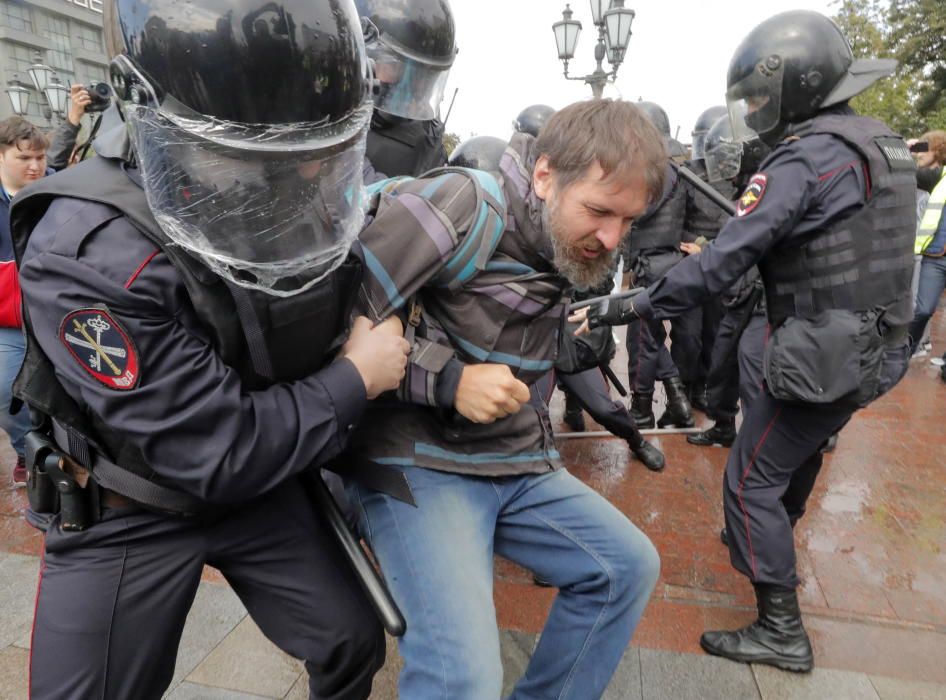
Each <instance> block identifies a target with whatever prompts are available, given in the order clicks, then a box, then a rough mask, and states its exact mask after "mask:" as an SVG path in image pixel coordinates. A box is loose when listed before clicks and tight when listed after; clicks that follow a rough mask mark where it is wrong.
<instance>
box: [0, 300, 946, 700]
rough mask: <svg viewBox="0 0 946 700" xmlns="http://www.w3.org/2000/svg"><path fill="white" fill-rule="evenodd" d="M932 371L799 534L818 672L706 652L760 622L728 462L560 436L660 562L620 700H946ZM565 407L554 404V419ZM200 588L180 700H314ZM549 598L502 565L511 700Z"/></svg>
mask: <svg viewBox="0 0 946 700" xmlns="http://www.w3.org/2000/svg"><path fill="white" fill-rule="evenodd" d="M933 346H934V353H935V354H934V357H936V356H938V355H939V354H941V353H942V352H943V350H944V349H946V317H944V315H943V313H942V312H940V313H939V314H937V316H935V317H934V320H933ZM929 359H930V358H929V357H926V358H922V359H918V360H914V361H913V363H912V366H911V369H910V372H909V373H908V375H907V376H906V378H905V379H904V380H903V381H902V382H901V383H900V385H899V386H897V388H896V389H894V391H892V392H891V393H890V394H889V395H888V396H885V397H884V398H882V399H881V400H879V401H877V402H876V403H875V404H874V405H872V406H871V407H870V408H868V409H867V410H864V411H861V412H860V413H858V414H857V415H856V416H855V417H854V419H853V420H852V421H851V423H850V424H849V425H848V426H847V427H846V428H845V429H844V431H843V433H842V434H841V439H840V443H839V445H838V448H837V450H836V451H835V452H834V453H833V454H831V455H829V456H828V457H827V459H826V460H825V466H824V469H823V470H822V472H821V476H820V479H819V481H818V484H817V486H816V488H815V491H814V494H813V496H812V499H811V503H810V504H809V509H808V514H807V515H806V517H805V518H804V519H803V520H802V521H801V523H800V524H799V526H798V528H797V531H796V541H797V546H798V557H799V564H800V571H801V574H802V577H803V579H804V582H803V585H802V589H801V599H802V604H803V608H804V613H805V623H806V626H807V628H808V630H809V633H810V634H811V637H812V642H813V644H814V647H815V655H816V656H815V658H816V664H817V666H818V668H817V669H816V670H815V671H814V673H812V674H809V675H804V676H798V675H793V674H786V673H782V672H779V671H775V670H772V669H769V668H765V667H749V666H743V665H740V664H734V663H730V662H728V661H724V660H720V659H716V658H712V657H709V656H706V655H704V654H703V653H702V652H701V651H700V649H699V646H698V639H699V635H700V633H701V632H702V631H703V630H704V629H707V628H715V627H734V626H737V625H740V624H744V623H746V622H748V621H750V620H751V619H752V617H753V612H754V609H753V598H752V589H751V587H750V586H749V584H748V583H747V582H746V580H745V579H744V578H742V577H741V576H740V575H738V574H737V573H735V572H734V571H733V570H732V568H731V567H730V565H729V559H728V554H727V552H726V550H725V548H723V547H722V546H721V545H720V543H719V539H718V532H719V528H720V526H721V524H722V520H723V516H722V506H721V478H722V477H721V475H722V470H723V466H724V464H725V460H726V450H724V449H720V448H697V447H693V446H691V445H688V444H687V443H686V441H685V439H684V437H683V436H679V435H676V436H670V435H664V436H659V437H656V438H654V440H655V442H656V443H657V444H658V445H659V446H660V447H661V449H663V450H664V451H665V453H666V455H667V462H668V467H667V469H666V471H664V472H663V473H660V474H654V473H651V472H648V471H647V470H646V469H645V468H644V467H643V465H641V464H640V463H639V462H637V461H634V460H632V459H631V457H630V453H629V452H628V450H627V447H626V446H625V445H624V444H623V443H622V442H620V441H619V440H616V439H611V438H584V439H576V440H568V441H563V444H562V445H561V449H562V452H563V454H564V455H565V457H566V459H567V461H568V464H569V468H570V469H571V470H572V472H573V473H575V474H576V475H577V476H579V477H580V478H581V479H583V480H584V481H586V482H587V483H588V484H590V485H591V486H593V487H594V488H595V489H597V490H598V491H600V492H601V493H602V494H604V495H605V496H606V497H607V498H609V499H610V500H611V501H612V502H614V503H615V504H616V505H617V506H618V507H619V508H620V509H621V510H622V511H623V512H625V513H626V514H627V515H628V517H630V518H631V519H632V520H633V521H634V522H635V523H636V524H637V525H638V526H639V527H641V528H642V529H643V530H644V531H645V532H647V534H648V535H649V536H650V537H651V539H652V540H653V541H654V543H655V544H656V546H657V548H658V550H659V551H660V553H661V557H662V560H663V567H662V573H661V579H660V582H659V583H658V585H657V589H656V591H655V594H654V598H653V600H652V601H651V603H650V605H649V607H648V609H647V612H646V614H645V616H644V620H643V622H642V624H641V627H640V629H639V630H638V633H637V635H636V637H635V639H634V643H633V645H632V646H631V647H630V648H629V649H628V651H627V653H626V655H625V658H624V660H623V661H622V663H621V666H620V668H619V669H618V672H617V674H616V676H615V678H614V681H613V682H612V684H611V687H610V688H609V691H608V695H607V697H608V698H611V699H615V700H616V699H624V698H727V699H728V698H813V699H814V698H818V699H821V698H870V699H877V698H882V699H885V700H886V699H888V698H889V699H893V698H902V699H904V700H906V699H908V698H909V699H910V700H923V699H925V698H930V699H933V698H936V699H937V700H943V699H944V698H946V663H944V662H946V523H944V520H946V469H944V462H946V447H944V444H943V440H942V437H941V435H942V433H941V428H942V425H943V420H944V417H946V384H943V383H942V382H940V381H939V379H938V372H939V370H938V368H937V367H934V366H933V365H931V364H930V363H929ZM620 364H621V358H619V359H618V361H616V363H615V369H618V367H619V365H620ZM657 410H659V407H658V408H657ZM560 412H561V405H560V401H558V400H557V401H556V403H555V404H554V405H553V413H554V415H556V416H558V415H560ZM561 427H562V428H563V430H564V426H561ZM594 427H595V426H593V424H590V425H589V429H592V428H594ZM0 464H2V465H3V466H2V467H0V698H3V699H4V700H7V699H10V700H14V699H18V698H25V697H27V661H28V655H29V651H28V649H29V630H30V623H31V617H32V610H33V597H34V592H35V589H36V576H37V571H38V568H39V564H38V555H39V553H40V551H41V548H42V538H41V537H40V535H39V534H38V533H36V532H35V531H33V530H32V529H30V528H29V527H28V526H27V525H26V524H25V523H24V522H23V519H22V508H23V507H24V505H25V501H26V499H25V494H24V493H23V491H22V490H14V489H12V488H11V487H10V486H9V484H10V475H9V472H10V467H11V465H12V452H11V451H10V448H9V445H8V444H6V442H4V444H3V446H2V448H0ZM204 579H205V580H204V582H203V583H202V584H201V588H200V591H199V594H198V597H197V601H196V603H195V605H194V609H193V611H192V612H191V615H190V618H189V619H188V624H187V628H186V630H185V634H184V638H183V640H182V642H181V647H180V652H179V658H178V666H177V673H176V676H175V679H174V683H173V685H172V687H171V689H170V691H169V694H168V697H169V698H174V699H176V700H181V699H185V698H186V699H190V698H259V697H262V698H305V697H306V682H305V681H306V679H305V674H304V671H303V669H302V665H301V664H300V663H299V662H297V661H295V660H293V659H290V658H288V657H286V656H284V655H283V654H281V653H280V652H278V650H276V649H275V648H274V647H273V646H272V645H271V644H270V643H269V642H268V641H267V640H266V639H265V638H264V637H263V636H262V634H261V633H260V632H259V630H258V629H257V627H256V626H255V625H254V624H253V622H252V621H251V620H250V619H249V617H247V615H246V611H245V610H244V608H243V606H242V605H241V604H240V602H239V600H238V599H237V597H236V596H235V595H234V594H233V592H232V591H231V590H230V589H229V587H228V586H227V585H226V583H225V582H223V581H222V579H221V577H220V576H219V575H218V574H217V573H216V572H214V571H213V570H210V569H208V570H207V571H206V573H205V576H204ZM553 595H554V592H551V591H548V590H545V589H540V588H536V587H535V586H533V585H532V582H531V577H530V575H529V574H528V573H527V572H525V571H522V570H521V569H518V568H517V567H515V566H513V565H511V564H509V563H507V562H503V561H498V562H497V579H496V594H495V597H496V605H497V610H498V612H499V619H500V622H501V626H502V629H503V631H502V648H503V657H504V664H505V667H506V671H507V674H506V675H507V683H506V686H507V689H508V688H510V687H511V685H512V683H513V681H514V680H515V679H516V678H517V677H518V675H519V674H520V673H521V672H522V669H523V668H524V666H525V664H526V662H527V661H528V657H529V653H530V651H531V649H532V648H533V645H534V643H535V639H536V635H537V634H538V633H539V632H540V630H541V627H542V623H543V620H544V618H545V615H546V613H547V611H548V608H549V605H550V604H551V600H552V597H553ZM397 668H398V658H397V652H396V646H395V645H394V644H393V642H392V643H391V644H390V649H389V655H388V663H387V665H386V666H385V668H384V670H383V671H382V672H381V674H380V675H379V676H378V679H377V682H376V690H375V693H374V695H373V697H375V698H378V699H379V700H380V699H381V698H384V699H388V698H395V697H397V693H396V676H397Z"/></svg>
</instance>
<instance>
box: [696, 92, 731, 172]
mask: <svg viewBox="0 0 946 700" xmlns="http://www.w3.org/2000/svg"><path fill="white" fill-rule="evenodd" d="M725 114H727V111H726V107H725V105H715V106H713V107H709V108H707V109H704V110H703V112H702V113H701V114H700V116H698V117H697V118H696V124H694V125H693V133H692V134H691V136H692V137H693V142H692V144H691V149H692V155H691V156H690V157H691V158H692V159H693V160H702V159H703V143H704V141H705V139H706V132H707V131H709V130H710V127H711V126H713V124H715V123H716V120H718V119H719V118H720V117H722V116H723V115H725Z"/></svg>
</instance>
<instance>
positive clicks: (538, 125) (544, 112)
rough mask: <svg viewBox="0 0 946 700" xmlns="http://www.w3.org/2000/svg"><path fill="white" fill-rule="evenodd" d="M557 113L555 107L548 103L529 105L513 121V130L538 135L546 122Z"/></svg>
mask: <svg viewBox="0 0 946 700" xmlns="http://www.w3.org/2000/svg"><path fill="white" fill-rule="evenodd" d="M553 114H555V108H554V107H549V106H548V105H541V104H536V105H529V106H528V107H526V108H525V109H523V110H522V111H521V112H519V116H517V117H516V120H515V121H514V122H513V123H512V128H513V131H515V132H516V133H518V134H529V135H531V136H538V135H539V132H540V131H541V130H542V127H543V126H545V122H547V121H548V120H549V117H551V116H552V115H553Z"/></svg>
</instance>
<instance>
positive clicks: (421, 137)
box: [365, 112, 447, 177]
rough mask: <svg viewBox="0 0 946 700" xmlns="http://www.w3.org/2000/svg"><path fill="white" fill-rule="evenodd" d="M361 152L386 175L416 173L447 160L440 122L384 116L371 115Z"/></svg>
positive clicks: (442, 163) (415, 175)
mask: <svg viewBox="0 0 946 700" xmlns="http://www.w3.org/2000/svg"><path fill="white" fill-rule="evenodd" d="M365 156H366V157H367V159H368V160H369V161H370V162H371V165H372V167H373V168H374V169H375V170H377V171H378V172H379V173H384V174H385V175H387V176H388V177H397V176H399V175H410V176H411V177H417V176H419V175H421V174H423V173H425V172H427V171H428V170H432V169H434V168H439V167H441V166H442V165H446V163H447V152H446V151H445V150H444V147H443V123H442V122H441V121H440V120H438V119H434V120H431V121H418V120H415V119H398V118H396V117H385V116H382V115H380V114H378V113H377V112H376V113H375V114H374V115H373V116H372V118H371V129H370V130H369V131H368V146H367V150H366V152H365Z"/></svg>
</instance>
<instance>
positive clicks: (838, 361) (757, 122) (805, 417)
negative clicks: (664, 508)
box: [602, 11, 916, 671]
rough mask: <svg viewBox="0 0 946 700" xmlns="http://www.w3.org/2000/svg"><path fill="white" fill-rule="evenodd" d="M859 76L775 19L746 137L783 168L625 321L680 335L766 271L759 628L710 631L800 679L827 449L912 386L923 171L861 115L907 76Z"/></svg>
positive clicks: (741, 480) (744, 496)
mask: <svg viewBox="0 0 946 700" xmlns="http://www.w3.org/2000/svg"><path fill="white" fill-rule="evenodd" d="M895 67H896V62H895V61H892V60H873V61H868V60H857V61H855V60H854V57H853V54H852V52H851V48H850V46H849V44H848V43H847V40H846V39H845V38H844V36H843V35H842V33H841V31H840V29H838V27H837V26H836V25H835V24H834V23H833V22H831V20H829V19H828V18H826V17H824V16H823V15H820V14H818V13H815V12H809V11H794V12H787V13H783V14H780V15H776V16H775V17H772V18H770V19H768V20H766V21H765V22H763V23H762V24H760V25H759V26H758V27H756V28H755V29H753V30H752V32H750V33H749V35H748V36H747V37H746V39H745V40H744V41H743V42H742V44H741V45H740V46H739V48H738V49H737V50H736V52H735V55H734V57H733V59H732V62H731V63H730V66H729V73H728V79H727V85H728V90H727V102H728V103H729V111H730V115H731V117H732V122H733V129H734V131H736V132H737V135H738V132H739V130H740V129H741V130H743V131H744V132H745V133H747V134H748V133H749V130H750V129H751V130H753V131H754V132H756V133H758V135H759V137H760V138H761V139H762V140H763V141H764V142H765V143H767V144H770V145H771V146H773V151H772V154H771V155H770V156H769V157H768V158H767V159H766V160H765V162H763V163H762V165H761V167H760V170H759V172H758V173H756V174H755V175H753V176H752V178H751V179H750V181H749V184H748V187H747V188H746V190H745V192H744V193H743V194H742V196H741V198H740V200H739V204H738V207H737V214H736V216H734V217H733V218H732V219H730V220H729V222H728V223H727V224H726V226H724V227H723V230H722V231H721V232H720V235H719V236H718V237H717V239H716V241H715V242H714V243H713V244H712V245H710V246H707V247H706V248H705V249H704V250H703V251H702V253H701V254H700V255H698V256H694V257H692V258H689V259H687V260H685V261H684V262H682V263H681V264H679V265H677V266H676V267H675V268H674V269H673V270H671V271H670V273H668V274H667V276H666V277H664V278H663V279H662V280H660V281H659V282H657V283H656V284H654V285H652V286H651V287H650V288H649V289H647V290H646V291H645V292H643V293H642V294H641V295H639V296H638V297H636V298H635V299H634V300H633V301H632V302H630V303H628V304H622V305H620V306H622V307H623V310H622V311H623V312H622V311H616V310H614V309H612V308H609V309H605V310H602V311H604V316H605V317H607V318H609V319H610V320H618V319H620V317H622V316H623V317H625V318H626V317H628V316H640V317H641V318H645V319H651V318H658V319H659V318H666V317H669V316H673V315H675V314H677V313H680V312H681V311H683V310H685V309H687V308H691V307H693V306H694V305H697V304H700V303H702V301H703V300H705V299H706V298H707V297H709V296H711V295H714V294H719V293H720V292H722V291H723V290H725V289H726V288H727V287H728V286H729V285H731V284H732V283H733V282H734V281H735V280H736V278H737V277H738V276H739V275H741V274H743V273H744V272H745V271H746V270H748V269H749V268H750V267H751V266H752V265H754V264H758V266H759V269H760V272H761V276H762V281H763V284H764V287H765V294H766V304H767V313H768V318H769V323H770V326H771V335H770V337H769V340H768V345H767V348H766V355H765V381H766V385H765V391H764V392H763V393H762V394H761V395H760V396H758V397H757V398H756V399H755V400H754V401H753V403H752V405H751V406H750V407H749V410H748V411H747V413H746V414H745V416H744V420H743V423H742V426H741V428H740V431H739V434H738V436H737V437H736V442H735V443H734V445H733V448H732V450H731V451H730V454H729V461H728V463H727V465H726V474H725V478H724V487H723V496H724V506H725V514H726V527H727V530H728V533H729V550H730V557H731V560H732V563H733V565H734V566H735V567H736V568H737V569H738V570H739V571H740V572H742V573H743V574H745V575H746V576H748V577H749V579H750V580H751V581H752V583H753V585H754V587H755V593H756V599H757V601H758V613H759V614H758V619H757V620H756V621H755V622H753V623H752V624H751V625H749V626H747V627H745V628H743V629H740V630H736V631H713V632H706V633H705V634H704V635H703V636H702V638H701V640H700V643H701V645H702V646H703V648H704V649H705V650H706V651H708V652H709V653H711V654H716V655H719V656H724V657H726V658H730V659H733V660H736V661H743V662H751V663H765V664H771V665H774V666H777V667H779V668H782V669H787V670H790V671H807V670H810V669H811V668H812V666H813V655H812V650H811V644H810V643H809V640H808V635H807V634H806V632H805V629H804V626H803V625H802V620H801V613H800V610H799V607H798V598H797V595H796V591H795V589H796V587H797V586H798V583H799V581H798V575H797V572H796V567H795V551H794V542H793V539H792V525H793V524H794V521H795V520H796V519H797V518H798V517H800V516H801V514H802V513H803V512H804V506H805V502H806V500H807V498H808V495H809V494H810V492H811V489H812V487H813V485H814V482H815V479H816V477H817V474H818V470H819V469H820V466H821V457H820V454H819V447H820V446H821V445H822V444H823V443H824V442H825V441H826V440H827V439H828V438H829V437H830V436H831V435H832V434H833V433H835V432H836V431H837V430H839V429H840V428H841V427H842V426H844V425H845V424H846V423H847V422H848V420H849V419H850V417H851V415H852V414H853V412H854V411H855V410H857V409H858V408H859V407H863V406H865V405H867V404H868V403H870V402H871V401H873V400H874V399H876V398H877V397H878V396H879V395H881V394H883V393H884V392H886V391H888V390H889V389H890V388H891V387H892V386H893V385H894V384H896V383H897V381H899V379H900V378H901V377H902V376H903V374H904V373H905V372H906V368H907V362H908V357H909V346H908V336H907V324H908V323H909V321H910V316H911V298H910V277H911V272H912V260H913V258H912V253H913V248H912V246H913V239H914V234H915V225H916V223H915V211H914V209H915V207H914V190H915V187H916V182H915V165H914V163H913V160H912V158H911V157H910V153H909V151H908V150H907V147H906V144H905V143H904V142H903V141H902V139H900V137H899V136H897V135H895V134H894V133H892V132H891V131H890V130H889V129H888V128H887V127H886V126H884V125H883V124H881V123H880V122H877V121H874V120H873V119H868V118H866V117H860V116H857V115H856V114H855V113H854V112H853V110H852V109H851V108H850V107H849V106H848V104H847V102H848V100H849V99H850V98H851V97H853V96H855V95H857V94H858V93H860V92H862V91H863V90H865V89H866V88H867V87H868V86H869V85H871V84H872V83H873V82H875V81H876V80H878V79H880V78H882V77H885V76H887V75H889V74H890V73H892V72H893V70H894V69H895Z"/></svg>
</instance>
